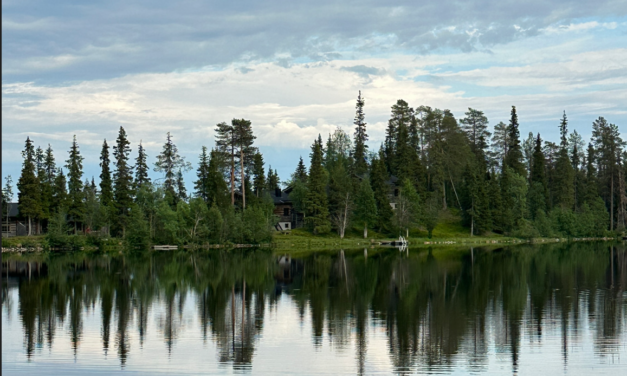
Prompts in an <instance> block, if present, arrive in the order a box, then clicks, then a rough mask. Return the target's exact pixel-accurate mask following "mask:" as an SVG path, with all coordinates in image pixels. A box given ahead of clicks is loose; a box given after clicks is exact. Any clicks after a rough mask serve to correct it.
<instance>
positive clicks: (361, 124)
mask: <svg viewBox="0 0 627 376" xmlns="http://www.w3.org/2000/svg"><path fill="white" fill-rule="evenodd" d="M364 105H365V100H364V99H363V98H362V97H361V90H360V91H359V95H358V96H357V103H356V104H355V110H356V111H355V121H354V122H353V124H355V138H354V142H355V147H354V149H353V158H354V159H355V173H356V174H357V175H359V176H361V175H363V174H365V173H367V172H368V162H367V160H366V155H367V154H368V145H366V141H368V134H367V133H366V122H365V114H364ZM301 162H302V158H301Z"/></svg>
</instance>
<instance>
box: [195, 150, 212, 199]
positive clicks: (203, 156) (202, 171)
mask: <svg viewBox="0 0 627 376" xmlns="http://www.w3.org/2000/svg"><path fill="white" fill-rule="evenodd" d="M196 176H197V177H198V180H196V181H195V182H194V195H195V196H196V197H200V198H202V199H203V201H204V202H205V203H208V202H209V155H208V154H207V147H206V146H203V147H202V152H201V153H200V160H199V161H198V170H197V171H196Z"/></svg>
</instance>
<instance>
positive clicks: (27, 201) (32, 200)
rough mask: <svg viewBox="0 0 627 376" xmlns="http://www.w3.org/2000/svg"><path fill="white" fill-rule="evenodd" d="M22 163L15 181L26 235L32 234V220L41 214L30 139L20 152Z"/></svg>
mask: <svg viewBox="0 0 627 376" xmlns="http://www.w3.org/2000/svg"><path fill="white" fill-rule="evenodd" d="M22 157H23V158H24V162H23V163H22V172H21V174H20V179H19V180H18V181H17V190H18V193H17V200H18V204H17V205H18V208H19V210H20V215H21V216H23V217H26V218H27V219H28V235H29V236H30V235H31V234H32V222H33V219H36V218H38V217H39V216H41V214H42V210H41V191H40V185H39V180H38V179H37V165H36V156H35V147H34V146H33V142H32V141H31V139H30V137H27V138H26V145H25V147H24V151H23V152H22Z"/></svg>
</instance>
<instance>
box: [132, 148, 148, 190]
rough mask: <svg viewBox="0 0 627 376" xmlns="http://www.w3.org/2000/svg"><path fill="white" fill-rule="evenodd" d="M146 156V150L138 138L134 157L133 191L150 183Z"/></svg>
mask: <svg viewBox="0 0 627 376" xmlns="http://www.w3.org/2000/svg"><path fill="white" fill-rule="evenodd" d="M147 158H148V156H147V155H146V150H145V149H144V146H143V145H142V142H141V140H140V141H139V146H138V147H137V158H136V159H135V182H134V185H133V189H134V190H135V191H138V190H140V189H141V187H143V186H144V185H145V184H150V178H149V177H148V163H147Z"/></svg>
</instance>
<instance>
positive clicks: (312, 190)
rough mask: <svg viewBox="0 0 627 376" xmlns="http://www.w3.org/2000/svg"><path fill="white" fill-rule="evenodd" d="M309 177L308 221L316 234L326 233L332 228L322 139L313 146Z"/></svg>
mask: <svg viewBox="0 0 627 376" xmlns="http://www.w3.org/2000/svg"><path fill="white" fill-rule="evenodd" d="M311 149H312V153H311V163H310V164H309V179H308V181H307V188H308V192H307V199H306V221H307V224H308V226H309V228H310V229H311V231H313V233H314V234H326V233H328V232H329V231H330V230H331V223H330V222H329V209H328V206H327V192H326V186H327V173H326V171H325V170H324V167H323V166H322V161H323V154H322V143H321V141H316V142H314V144H313V146H312V148H311Z"/></svg>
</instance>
